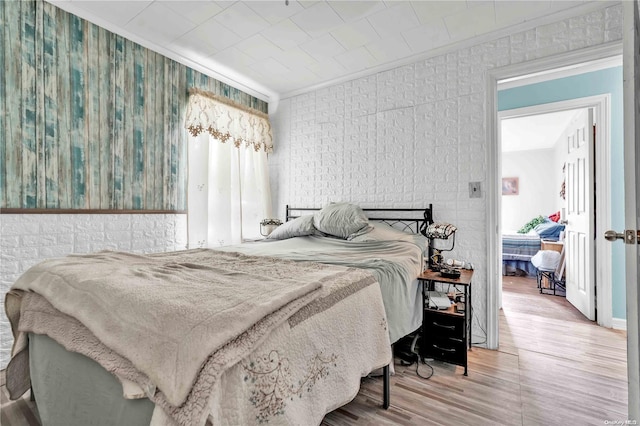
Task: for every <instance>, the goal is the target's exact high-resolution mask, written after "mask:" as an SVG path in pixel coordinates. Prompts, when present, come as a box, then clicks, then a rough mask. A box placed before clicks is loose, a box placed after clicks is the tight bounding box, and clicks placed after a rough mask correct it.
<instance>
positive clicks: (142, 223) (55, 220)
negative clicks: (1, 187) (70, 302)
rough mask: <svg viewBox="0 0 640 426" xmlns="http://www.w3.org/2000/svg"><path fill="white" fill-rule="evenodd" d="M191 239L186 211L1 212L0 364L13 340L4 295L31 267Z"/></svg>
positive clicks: (172, 246)
mask: <svg viewBox="0 0 640 426" xmlns="http://www.w3.org/2000/svg"><path fill="white" fill-rule="evenodd" d="M186 244H187V220H186V215H184V214H27V215H20V214H3V215H0V292H1V294H2V300H1V303H2V313H0V342H1V344H0V368H5V367H6V365H7V363H8V362H9V358H10V352H11V345H12V342H13V336H12V334H11V326H10V325H9V321H8V320H7V317H6V315H5V311H4V296H5V294H6V293H7V291H8V290H9V288H10V287H11V285H12V284H13V283H14V281H15V280H16V279H18V277H19V276H20V275H21V274H22V273H23V272H24V271H26V270H27V269H28V268H29V267H31V266H33V265H35V264H36V263H38V262H40V261H42V260H45V259H48V258H52V257H60V256H66V255H67V254H70V253H89V252H95V251H99V250H106V249H108V250H124V251H132V252H136V253H152V252H161V251H173V250H181V249H184V248H185V247H186Z"/></svg>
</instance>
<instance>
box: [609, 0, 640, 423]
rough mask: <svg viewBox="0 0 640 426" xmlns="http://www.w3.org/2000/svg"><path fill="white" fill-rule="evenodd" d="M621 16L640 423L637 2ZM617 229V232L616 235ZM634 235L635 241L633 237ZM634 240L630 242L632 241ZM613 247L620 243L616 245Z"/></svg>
mask: <svg viewBox="0 0 640 426" xmlns="http://www.w3.org/2000/svg"><path fill="white" fill-rule="evenodd" d="M622 3H623V16H624V34H623V39H624V42H623V58H622V59H623V68H624V69H623V73H624V77H623V80H624V87H623V89H624V90H623V92H624V93H623V98H624V185H625V187H624V204H625V208H624V210H625V229H626V230H627V231H626V232H625V233H624V235H625V243H626V244H625V278H626V282H627V283H626V284H627V285H626V288H627V291H626V295H627V371H628V378H629V420H635V422H636V423H634V424H637V422H639V421H640V347H639V342H638V340H639V338H640V336H639V334H640V315H639V314H638V307H639V305H640V291H639V289H638V287H639V286H640V277H639V276H638V272H640V258H639V257H638V256H640V250H638V247H639V246H638V243H639V241H638V236H639V235H638V231H639V230H640V203H639V202H640V199H638V191H640V167H638V161H640V144H639V143H638V142H637V141H638V137H640V96H639V95H638V91H640V1H638V0H636V1H634V2H622ZM619 231H620V230H618V232H619ZM634 236H635V238H633V237H634ZM632 240H634V241H632ZM614 244H621V242H616V243H614Z"/></svg>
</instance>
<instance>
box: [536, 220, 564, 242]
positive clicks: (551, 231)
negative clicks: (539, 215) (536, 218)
mask: <svg viewBox="0 0 640 426" xmlns="http://www.w3.org/2000/svg"><path fill="white" fill-rule="evenodd" d="M533 230H534V231H536V233H537V234H538V235H540V238H542V239H543V240H555V241H557V240H558V238H560V232H562V231H564V225H561V224H559V223H555V222H544V223H541V224H539V225H537V226H536V227H535V228H533Z"/></svg>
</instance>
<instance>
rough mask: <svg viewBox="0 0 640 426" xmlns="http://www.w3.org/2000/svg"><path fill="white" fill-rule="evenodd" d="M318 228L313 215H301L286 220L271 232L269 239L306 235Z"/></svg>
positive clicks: (284, 238)
mask: <svg viewBox="0 0 640 426" xmlns="http://www.w3.org/2000/svg"><path fill="white" fill-rule="evenodd" d="M315 231H316V228H314V226H313V215H312V214H309V215H306V216H300V217H297V218H295V219H293V220H290V221H289V222H285V223H283V224H282V225H280V226H278V227H277V228H276V229H274V230H273V232H271V234H269V236H268V237H267V239H270V240H286V239H287V238H293V237H304V236H306V235H311V234H313V233H315Z"/></svg>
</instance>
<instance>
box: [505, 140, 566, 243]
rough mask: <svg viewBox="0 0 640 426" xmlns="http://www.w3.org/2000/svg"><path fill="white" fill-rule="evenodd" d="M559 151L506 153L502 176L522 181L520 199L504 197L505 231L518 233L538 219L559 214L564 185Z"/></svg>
mask: <svg viewBox="0 0 640 426" xmlns="http://www.w3.org/2000/svg"><path fill="white" fill-rule="evenodd" d="M555 155H556V150H555V149H554V148H552V149H536V150H527V151H513V152H503V153H502V176H503V177H517V178H518V185H519V188H518V189H519V190H518V195H503V196H502V229H503V230H512V231H517V230H518V229H520V228H521V227H522V226H523V225H524V224H526V223H527V222H529V221H530V220H531V219H533V218H534V217H536V216H549V215H551V214H553V213H555V212H557V211H558V209H557V206H558V200H562V199H561V198H560V183H559V182H558V174H557V173H556V164H557V162H558V161H557V160H556V157H555Z"/></svg>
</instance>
